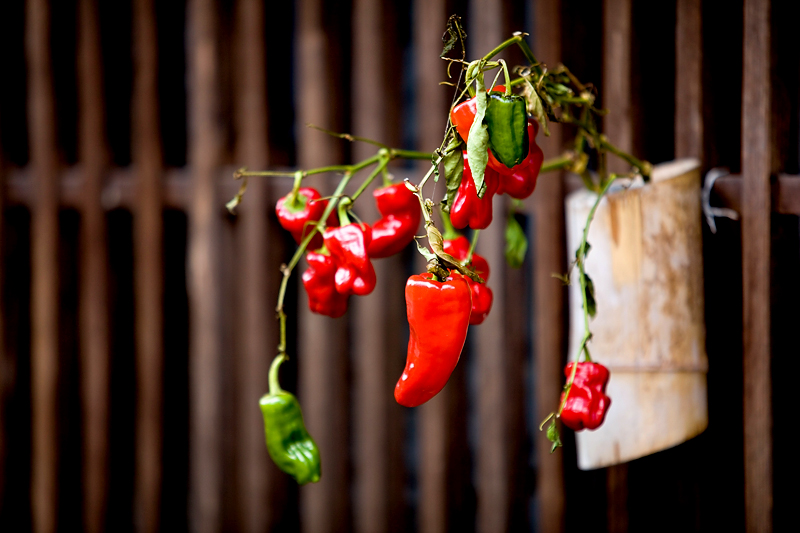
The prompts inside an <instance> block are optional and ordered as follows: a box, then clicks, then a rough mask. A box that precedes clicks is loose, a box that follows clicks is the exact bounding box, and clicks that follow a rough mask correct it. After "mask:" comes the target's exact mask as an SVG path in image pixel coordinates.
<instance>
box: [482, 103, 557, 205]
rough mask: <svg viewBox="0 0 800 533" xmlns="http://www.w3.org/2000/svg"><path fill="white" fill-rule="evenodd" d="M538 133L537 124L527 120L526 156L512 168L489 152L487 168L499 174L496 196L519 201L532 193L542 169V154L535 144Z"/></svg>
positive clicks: (532, 120)
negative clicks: (505, 195)
mask: <svg viewBox="0 0 800 533" xmlns="http://www.w3.org/2000/svg"><path fill="white" fill-rule="evenodd" d="M538 132H539V123H538V122H536V121H535V120H534V119H532V118H529V119H528V139H529V140H528V156H527V157H526V158H525V159H524V160H523V161H522V163H520V164H519V165H516V166H514V167H512V168H508V167H507V166H505V165H504V164H503V163H501V162H500V161H498V160H497V159H495V157H494V155H492V151H491V150H489V163H488V166H490V167H491V168H493V169H495V170H497V171H498V172H499V173H500V186H499V187H498V188H497V194H503V193H506V194H508V195H509V196H510V197H512V198H517V199H519V200H522V199H525V198H527V197H528V196H530V195H531V194H532V193H533V190H534V189H535V188H536V179H537V178H538V177H539V171H540V170H541V168H542V161H544V154H543V153H542V149H541V148H539V145H537V144H536V134H537V133H538Z"/></svg>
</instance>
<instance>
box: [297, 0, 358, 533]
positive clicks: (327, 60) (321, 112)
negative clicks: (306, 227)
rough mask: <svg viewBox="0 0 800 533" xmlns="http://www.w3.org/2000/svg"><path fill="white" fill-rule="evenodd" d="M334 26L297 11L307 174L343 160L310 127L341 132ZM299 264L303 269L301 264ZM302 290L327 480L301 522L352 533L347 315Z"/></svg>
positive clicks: (308, 412)
mask: <svg viewBox="0 0 800 533" xmlns="http://www.w3.org/2000/svg"><path fill="white" fill-rule="evenodd" d="M330 24H331V21H326V20H325V19H324V15H323V2H322V1H321V0H309V1H307V2H302V3H301V4H300V5H299V6H298V10H297V22H296V28H297V29H296V38H297V41H296V50H297V61H298V88H297V94H298V95H299V98H298V115H297V122H296V123H297V125H298V130H297V131H298V136H297V141H298V144H297V148H298V150H297V153H298V165H299V166H300V167H301V168H312V167H318V166H323V165H330V164H334V163H336V162H337V161H338V160H339V158H340V154H339V151H338V149H337V145H336V144H335V142H336V141H334V140H333V138H332V137H329V136H327V135H324V134H322V133H320V132H316V131H313V130H310V129H308V128H306V127H305V124H308V123H313V124H319V125H321V126H323V127H325V128H332V129H336V127H337V125H336V120H335V109H334V105H335V102H337V101H338V100H337V98H340V97H342V96H343V95H342V94H341V91H338V90H337V87H336V86H335V85H334V82H333V79H334V77H333V72H332V69H334V68H336V66H335V60H334V58H333V57H332V54H331V53H330V52H331V46H332V44H333V43H332V39H331V38H330V36H329V35H328V34H327V33H326V28H327V27H328V26H329V25H330ZM331 179H336V178H331ZM304 183H307V184H308V186H312V187H317V188H319V189H320V190H321V192H322V190H325V191H327V193H328V194H330V192H332V191H333V188H332V187H331V186H328V184H329V182H328V179H327V178H326V177H324V176H320V177H319V178H317V179H308V180H307V181H304ZM330 185H332V183H331V184H330ZM324 194H325V193H323V195H324ZM301 265H302V266H301V267H300V268H301V269H302V268H303V267H304V266H305V265H304V264H303V263H302V262H301ZM298 275H299V270H298ZM299 290H300V295H299V297H298V304H297V305H298V309H299V317H298V331H299V332H301V333H300V334H299V335H298V346H297V349H298V356H297V365H298V369H299V370H298V393H299V395H300V401H301V405H302V407H303V413H304V415H305V419H306V425H307V426H308V430H309V432H310V433H311V435H312V436H313V437H314V439H315V440H316V442H317V444H318V446H319V448H320V455H321V459H322V479H321V481H320V482H319V483H316V484H314V485H311V486H306V487H303V488H302V489H301V490H300V518H301V523H302V528H303V531H307V532H314V533H317V532H321V533H324V532H328V531H331V532H332V531H347V530H349V529H350V523H349V522H350V517H349V501H350V498H349V479H348V478H349V476H348V469H349V454H348V427H347V424H348V416H349V412H348V387H349V384H348V382H347V376H348V372H347V368H348V365H347V353H348V347H347V342H346V329H347V326H346V324H347V320H348V317H347V316H346V317H344V318H339V319H335V320H334V319H331V318H328V317H324V316H320V315H315V314H313V313H311V312H310V311H309V309H308V302H307V299H306V296H305V291H304V290H303V289H302V288H300V289H299Z"/></svg>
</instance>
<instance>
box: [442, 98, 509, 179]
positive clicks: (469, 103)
mask: <svg viewBox="0 0 800 533" xmlns="http://www.w3.org/2000/svg"><path fill="white" fill-rule="evenodd" d="M486 92H487V93H488V92H501V93H504V92H506V86H505V85H495V86H494V87H492V89H491V90H490V91H486ZM477 111H478V102H477V101H476V100H475V97H474V96H473V97H472V98H470V99H469V100H465V101H463V102H461V103H460V104H458V105H456V106H453V108H452V109H451V110H450V122H452V123H453V126H455V127H456V130H457V131H458V134H459V135H460V136H461V138H462V139H464V143H465V144H466V142H467V140H468V139H469V130H470V128H471V127H472V123H473V122H475V113H476V112H477ZM501 164H502V163H501ZM503 166H505V165H503Z"/></svg>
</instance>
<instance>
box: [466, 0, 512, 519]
mask: <svg viewBox="0 0 800 533" xmlns="http://www.w3.org/2000/svg"><path fill="white" fill-rule="evenodd" d="M470 19H471V21H472V22H471V26H470V28H472V29H471V31H469V32H468V33H471V34H472V36H474V37H472V38H471V39H470V41H471V42H470V43H469V55H470V56H471V57H480V56H482V55H483V54H485V53H486V52H488V51H489V50H491V49H492V48H493V47H494V46H495V45H496V44H497V43H499V42H501V41H502V40H503V37H504V34H503V32H504V25H503V4H502V2H498V1H496V0H478V1H476V2H473V3H472V4H471V5H470ZM487 83H491V80H489V81H488V82H487ZM493 206H494V223H493V224H492V225H491V226H489V227H488V228H487V229H485V230H483V231H481V238H480V240H479V243H478V247H477V251H478V252H479V253H480V254H481V255H483V256H484V257H485V258H486V260H487V261H488V262H489V264H490V265H492V267H493V268H494V269H495V271H496V272H502V270H503V268H504V266H505V257H504V255H503V249H504V245H505V238H504V231H505V224H504V223H503V220H504V217H505V216H506V209H507V205H506V202H505V198H503V197H502V196H496V197H495V198H494V201H493ZM488 285H489V287H490V288H491V289H492V290H493V292H494V303H493V304H492V312H491V313H490V314H489V316H488V317H487V318H486V320H485V321H484V323H483V324H482V325H481V326H478V327H474V328H470V329H471V331H470V335H471V336H472V339H473V346H474V347H475V353H474V358H475V360H476V361H477V366H478V375H479V376H480V378H479V384H478V390H479V391H480V393H479V395H478V427H479V434H480V437H479V440H478V449H477V450H476V456H477V457H476V467H477V487H476V490H477V493H478V511H477V519H476V520H477V524H476V526H477V527H476V530H477V531H478V532H481V533H489V532H491V531H506V530H507V529H508V525H509V511H510V501H511V494H510V488H511V481H510V479H511V478H510V474H511V472H510V469H509V466H510V459H509V447H508V442H509V438H510V437H511V436H510V435H509V432H508V429H509V428H508V424H507V422H508V420H507V414H508V403H509V400H510V398H509V396H508V384H509V379H510V378H509V375H508V367H507V361H506V358H505V357H504V354H505V353H506V348H507V347H506V339H505V335H504V329H505V321H506V293H505V279H504V276H502V275H500V276H497V277H493V278H492V279H491V280H490V282H489V284H488Z"/></svg>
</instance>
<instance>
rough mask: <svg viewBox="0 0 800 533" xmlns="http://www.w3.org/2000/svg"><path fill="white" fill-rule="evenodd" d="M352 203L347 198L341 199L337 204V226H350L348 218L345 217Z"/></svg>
mask: <svg viewBox="0 0 800 533" xmlns="http://www.w3.org/2000/svg"><path fill="white" fill-rule="evenodd" d="M352 203H353V201H352V200H350V199H349V198H342V200H341V201H340V202H339V205H338V206H337V207H336V210H337V213H338V214H339V225H340V226H346V225H348V224H350V217H348V216H347V211H348V209H350V204H352Z"/></svg>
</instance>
